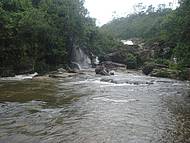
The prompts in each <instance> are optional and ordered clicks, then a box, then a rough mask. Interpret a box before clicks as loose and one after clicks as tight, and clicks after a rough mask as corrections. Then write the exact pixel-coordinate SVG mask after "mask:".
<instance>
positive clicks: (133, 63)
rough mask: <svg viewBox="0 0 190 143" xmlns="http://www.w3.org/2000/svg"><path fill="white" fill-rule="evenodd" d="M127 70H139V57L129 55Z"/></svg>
mask: <svg viewBox="0 0 190 143" xmlns="http://www.w3.org/2000/svg"><path fill="white" fill-rule="evenodd" d="M126 64H127V68H128V69H136V68H137V57H136V56H134V55H133V54H131V53H129V54H127V63H126Z"/></svg>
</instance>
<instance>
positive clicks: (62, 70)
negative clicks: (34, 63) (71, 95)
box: [57, 68, 66, 73]
mask: <svg viewBox="0 0 190 143" xmlns="http://www.w3.org/2000/svg"><path fill="white" fill-rule="evenodd" d="M57 71H58V73H64V72H66V69H63V68H60V69H58V70H57Z"/></svg>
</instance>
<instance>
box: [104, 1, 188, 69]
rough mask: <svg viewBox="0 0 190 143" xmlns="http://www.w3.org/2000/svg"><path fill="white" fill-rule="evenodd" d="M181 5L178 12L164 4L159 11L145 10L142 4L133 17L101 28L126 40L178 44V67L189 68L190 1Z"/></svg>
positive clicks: (117, 20) (175, 54) (119, 19)
mask: <svg viewBox="0 0 190 143" xmlns="http://www.w3.org/2000/svg"><path fill="white" fill-rule="evenodd" d="M179 3H180V6H179V7H178V8H177V9H175V10H172V9H171V8H167V7H166V6H165V5H162V4H160V5H159V6H158V8H157V9H156V8H154V7H153V6H152V5H150V6H148V7H147V8H145V6H143V4H142V3H140V4H138V5H136V6H135V13H134V14H131V15H129V16H127V17H124V18H117V19H113V20H112V21H111V22H109V23H108V24H106V25H104V26H103V27H102V28H101V29H102V31H104V32H105V33H109V34H111V35H114V36H115V37H116V38H119V39H123V40H124V39H125V40H126V39H130V38H143V39H146V40H153V41H164V42H166V43H171V44H172V45H175V46H174V47H175V48H174V50H173V51H172V57H176V58H177V62H178V64H179V67H190V40H189V39H190V28H189V27H190V1H189V0H181V1H180V2H179ZM172 57H171V58H172Z"/></svg>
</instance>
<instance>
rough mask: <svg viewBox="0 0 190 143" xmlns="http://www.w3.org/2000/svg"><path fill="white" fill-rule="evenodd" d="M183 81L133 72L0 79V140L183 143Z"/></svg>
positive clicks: (187, 89)
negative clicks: (56, 77) (107, 74)
mask: <svg viewBox="0 0 190 143" xmlns="http://www.w3.org/2000/svg"><path fill="white" fill-rule="evenodd" d="M189 94H190V86H189V82H183V81H176V80H171V79H163V78H152V77H147V76H143V75H140V74H135V73H128V74H127V73H117V75H116V76H112V77H100V76H95V75H94V74H93V73H86V75H80V76H77V77H70V78H65V79H54V80H40V81H6V80H5V81H3V80H1V81H0V143H189V142H190V97H189V96H190V95H189Z"/></svg>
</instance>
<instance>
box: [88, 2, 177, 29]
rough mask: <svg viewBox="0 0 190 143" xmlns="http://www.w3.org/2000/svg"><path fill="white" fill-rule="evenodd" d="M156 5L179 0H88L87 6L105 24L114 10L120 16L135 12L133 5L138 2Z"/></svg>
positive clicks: (99, 21)
mask: <svg viewBox="0 0 190 143" xmlns="http://www.w3.org/2000/svg"><path fill="white" fill-rule="evenodd" d="M141 2H142V3H144V4H145V5H151V4H153V5H154V6H156V5H158V4H163V3H165V4H169V2H174V3H177V0H86V2H85V6H86V8H87V9H88V10H89V12H90V16H91V17H94V18H96V19H97V24H98V25H103V24H105V23H107V22H108V21H110V20H111V19H112V15H113V12H114V11H116V13H117V14H118V15H119V16H122V15H124V14H125V15H126V14H129V13H132V12H133V6H134V5H135V4H137V3H141Z"/></svg>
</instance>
